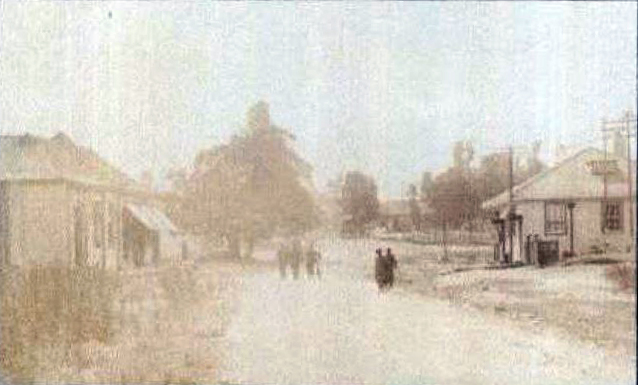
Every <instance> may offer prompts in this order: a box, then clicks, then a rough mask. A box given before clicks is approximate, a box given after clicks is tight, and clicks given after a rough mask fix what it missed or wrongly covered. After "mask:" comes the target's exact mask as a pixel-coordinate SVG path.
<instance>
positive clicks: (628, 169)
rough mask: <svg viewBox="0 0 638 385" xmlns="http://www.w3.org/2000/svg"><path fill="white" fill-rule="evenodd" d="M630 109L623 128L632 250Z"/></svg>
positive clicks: (632, 205) (632, 247) (631, 117)
mask: <svg viewBox="0 0 638 385" xmlns="http://www.w3.org/2000/svg"><path fill="white" fill-rule="evenodd" d="M632 115H633V114H632V113H631V111H627V113H626V114H625V130H626V131H627V193H628V195H629V236H630V237H631V250H632V251H633V250H634V243H635V238H634V199H633V197H632V195H633V194H632V193H633V191H632V189H633V188H632V183H633V181H632V177H631V137H632V135H631V129H630V127H631V121H632V120H634V119H633V116H632Z"/></svg>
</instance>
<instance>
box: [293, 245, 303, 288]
mask: <svg viewBox="0 0 638 385" xmlns="http://www.w3.org/2000/svg"><path fill="white" fill-rule="evenodd" d="M302 254H303V248H302V245H301V241H300V240H299V238H295V239H294V240H293V242H292V250H291V251H290V258H291V261H290V265H291V267H292V276H293V278H294V279H298V278H299V268H300V266H301V256H302Z"/></svg>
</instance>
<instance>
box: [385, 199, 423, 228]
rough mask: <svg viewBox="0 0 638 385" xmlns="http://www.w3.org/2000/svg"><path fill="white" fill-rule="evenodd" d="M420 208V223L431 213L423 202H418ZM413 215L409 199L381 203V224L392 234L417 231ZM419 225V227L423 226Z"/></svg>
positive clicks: (389, 200)
mask: <svg viewBox="0 0 638 385" xmlns="http://www.w3.org/2000/svg"><path fill="white" fill-rule="evenodd" d="M417 204H418V207H419V222H421V223H423V222H425V221H424V219H423V218H424V217H425V216H426V215H427V214H429V213H430V211H431V210H430V209H429V207H428V206H427V205H426V204H425V203H423V202H420V201H419V202H417ZM412 215H413V213H412V210H411V208H410V200H409V199H388V200H385V201H381V202H379V224H380V225H381V226H382V227H383V228H385V229H387V230H388V231H391V232H405V231H412V230H415V229H416V227H417V225H416V224H415V223H414V218H413V217H412ZM421 223H419V225H420V224H421Z"/></svg>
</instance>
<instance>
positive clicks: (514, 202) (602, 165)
mask: <svg viewBox="0 0 638 385" xmlns="http://www.w3.org/2000/svg"><path fill="white" fill-rule="evenodd" d="M623 150H625V151H626V149H623ZM627 163H628V162H627V158H626V157H623V156H622V154H621V153H618V152H616V153H605V151H602V150H598V149H595V148H587V149H583V150H581V151H579V152H577V153H575V154H573V155H572V156H570V157H568V158H566V159H563V160H562V161H560V162H558V163H557V164H556V165H555V166H554V167H552V168H550V169H548V170H546V171H544V172H541V173H540V174H537V175H536V176H534V177H532V178H530V179H528V180H526V181H524V182H523V183H521V184H520V185H518V186H515V187H514V188H513V191H512V197H511V200H510V196H509V192H508V191H505V192H504V193H502V194H500V195H498V196H496V197H494V198H492V199H490V200H488V201H487V202H484V203H483V208H484V209H490V210H493V211H494V212H495V214H496V216H497V218H495V220H494V223H495V224H496V225H497V228H498V232H499V244H498V245H497V246H496V249H495V251H496V255H497V258H498V259H500V260H501V261H506V262H517V261H518V262H523V263H539V262H540V263H544V262H551V261H552V260H554V261H555V260H560V259H562V258H564V257H566V256H568V255H570V254H572V252H573V253H574V254H585V253H591V252H596V251H602V250H617V251H627V250H628V248H629V247H631V245H632V240H633V235H632V229H633V226H632V223H631V218H632V215H631V212H630V210H631V211H634V210H635V198H636V195H635V189H633V188H632V190H633V191H632V194H631V199H630V194H629V191H630V186H629V181H628V179H627V177H628V170H627V169H628V164H627ZM632 164H633V165H632V166H631V172H632V175H631V177H632V179H631V181H632V182H631V183H632V184H633V183H635V181H636V179H635V178H636V175H635V173H636V166H635V163H633V162H632ZM633 218H635V216H633ZM634 231H635V230H634ZM510 255H511V256H512V258H510V257H509V256H510Z"/></svg>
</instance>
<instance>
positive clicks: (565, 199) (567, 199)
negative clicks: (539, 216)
mask: <svg viewBox="0 0 638 385" xmlns="http://www.w3.org/2000/svg"><path fill="white" fill-rule="evenodd" d="M633 198H634V199H635V198H636V193H634V194H633ZM620 199H622V200H629V195H612V196H607V200H608V201H614V200H620ZM604 200H605V197H602V196H595V197H578V196H569V197H560V198H545V199H543V198H536V199H519V200H512V204H513V205H518V204H524V203H536V202H579V201H580V202H583V201H604ZM509 204H510V203H509V202H504V203H501V204H499V205H495V206H491V207H484V209H496V208H499V207H503V206H507V205H509Z"/></svg>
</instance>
